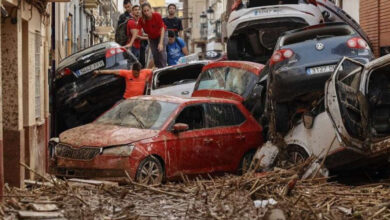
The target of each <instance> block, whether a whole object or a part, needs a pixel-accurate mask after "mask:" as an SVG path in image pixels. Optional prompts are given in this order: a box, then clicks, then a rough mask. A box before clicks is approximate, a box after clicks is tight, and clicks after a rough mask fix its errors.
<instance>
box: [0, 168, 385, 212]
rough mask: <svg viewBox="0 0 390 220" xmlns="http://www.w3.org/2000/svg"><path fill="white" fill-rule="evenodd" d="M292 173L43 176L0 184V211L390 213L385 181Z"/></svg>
mask: <svg viewBox="0 0 390 220" xmlns="http://www.w3.org/2000/svg"><path fill="white" fill-rule="evenodd" d="M297 174H299V168H291V169H288V170H285V169H275V170H274V171H272V172H268V173H265V174H264V173H261V174H259V173H251V174H246V175H244V176H234V175H226V176H223V177H211V176H210V177H208V178H202V179H201V178H195V179H192V180H188V178H186V177H183V178H182V181H179V182H175V183H166V184H164V185H162V186H152V187H151V186H144V185H140V184H137V183H134V182H133V181H131V180H129V181H128V184H127V185H122V186H118V185H117V184H113V183H110V182H93V183H80V181H76V182H71V181H63V180H54V179H52V178H46V182H45V183H38V184H35V183H33V182H29V183H28V184H26V189H18V188H8V187H6V192H5V197H4V203H3V205H2V206H1V209H0V214H1V215H2V217H3V219H16V218H19V219H22V216H26V215H27V216H28V215H34V216H36V215H39V214H41V215H42V216H44V215H47V216H50V215H51V219H272V218H270V215H271V214H272V213H277V212H278V213H279V214H278V215H280V214H283V215H284V216H285V218H286V219H390V209H389V208H390V181H389V182H387V181H381V182H377V183H375V184H370V185H360V186H347V185H341V184H338V183H336V182H328V181H326V179H325V178H314V179H309V180H299V177H298V176H299V175H297ZM270 199H272V200H270ZM265 200H267V202H268V204H265V203H267V202H264V201H265ZM273 200H274V201H273ZM275 203H276V204H275ZM255 204H256V206H255ZM270 204H272V205H270ZM37 210H39V211H40V212H39V211H37ZM26 211H30V212H26ZM53 213H54V214H53ZM53 216H54V217H53ZM55 217H56V218H55ZM42 218H43V217H40V218H38V219H42ZM23 219H28V217H24V218H23ZM30 219H31V218H30Z"/></svg>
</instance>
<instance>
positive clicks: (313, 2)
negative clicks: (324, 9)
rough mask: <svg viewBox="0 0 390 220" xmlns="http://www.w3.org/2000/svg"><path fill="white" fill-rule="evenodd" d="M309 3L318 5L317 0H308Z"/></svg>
mask: <svg viewBox="0 0 390 220" xmlns="http://www.w3.org/2000/svg"><path fill="white" fill-rule="evenodd" d="M307 3H309V4H312V5H315V6H317V1H316V0H307Z"/></svg>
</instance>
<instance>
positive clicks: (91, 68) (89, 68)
mask: <svg viewBox="0 0 390 220" xmlns="http://www.w3.org/2000/svg"><path fill="white" fill-rule="evenodd" d="M103 66H104V61H103V60H101V61H99V62H96V63H93V64H91V65H89V66H86V67H84V68H82V69H80V70H77V71H76V72H75V73H76V76H81V75H84V74H86V73H89V72H91V71H94V70H96V69H99V68H100V67H103Z"/></svg>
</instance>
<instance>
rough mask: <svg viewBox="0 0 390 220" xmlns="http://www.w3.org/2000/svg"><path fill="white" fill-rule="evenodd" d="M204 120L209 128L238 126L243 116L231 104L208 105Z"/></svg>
mask: <svg viewBox="0 0 390 220" xmlns="http://www.w3.org/2000/svg"><path fill="white" fill-rule="evenodd" d="M207 110H208V111H207V114H206V119H207V123H208V127H209V128H213V127H221V126H233V125H239V124H241V123H243V122H244V121H245V116H244V115H243V114H242V113H241V111H240V110H239V109H237V107H236V106H235V105H233V104H209V105H208V109H207Z"/></svg>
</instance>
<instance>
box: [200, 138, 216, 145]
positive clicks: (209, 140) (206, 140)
mask: <svg viewBox="0 0 390 220" xmlns="http://www.w3.org/2000/svg"><path fill="white" fill-rule="evenodd" d="M213 141H214V140H213V139H212V138H205V139H203V142H204V143H205V144H210V143H211V142H213Z"/></svg>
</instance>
